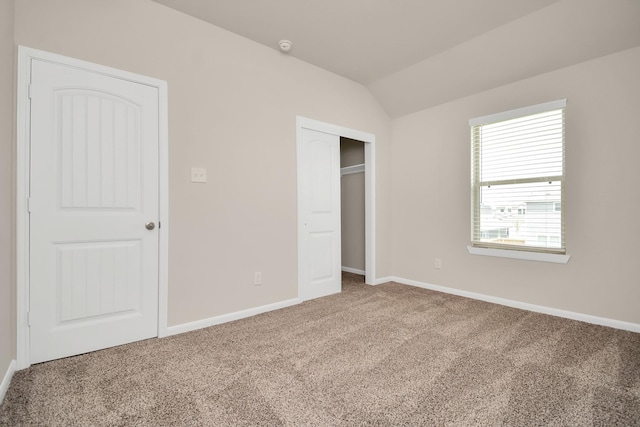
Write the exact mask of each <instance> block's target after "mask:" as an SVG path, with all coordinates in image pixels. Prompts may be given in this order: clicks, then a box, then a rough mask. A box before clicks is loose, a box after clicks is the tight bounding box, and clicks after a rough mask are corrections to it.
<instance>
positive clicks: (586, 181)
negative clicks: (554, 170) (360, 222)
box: [392, 48, 640, 323]
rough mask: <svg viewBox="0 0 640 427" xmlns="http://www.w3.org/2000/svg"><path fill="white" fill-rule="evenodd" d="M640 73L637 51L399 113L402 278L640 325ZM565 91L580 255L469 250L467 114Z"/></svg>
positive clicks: (396, 196)
mask: <svg viewBox="0 0 640 427" xmlns="http://www.w3.org/2000/svg"><path fill="white" fill-rule="evenodd" d="M638 76H640V48H635V49H631V50H627V51H623V52H621V53H618V54H614V55H611V56H606V57H602V58H599V59H596V60H593V61H589V62H585V63H582V64H579V65H575V66H572V67H569V68H565V69H561V70H558V71H555V72H552V73H548V74H543V75H540V76H537V77H534V78H530V79H526V80H522V81H520V82H518V83H515V84H511V85H508V86H505V87H501V88H498V89H494V90H491V91H487V92H483V93H480V94H477V95H474V96H470V97H467V98H464V99H461V100H458V101H455V102H451V103H448V104H444V105H440V106H438V107H435V108H431V109H428V110H424V111H421V112H418V113H416V114H412V115H409V116H405V117H402V118H399V119H396V120H393V121H392V141H393V158H392V195H393V196H392V206H393V207H392V223H393V229H392V235H393V244H392V253H393V261H392V269H393V272H394V275H396V276H399V277H402V278H405V279H413V280H417V281H421V282H426V283H431V284H436V285H442V286H448V287H452V288H457V289H462V290H466V291H471V292H478V293H481V294H486V295H492V296H497V297H501V298H507V299H511V300H516V301H521V302H526V303H530V304H538V305H542V306H547V307H553V308H557V309H564V310H570V311H573V312H578V313H584V314H590V315H594V316H600V317H605V318H611V319H616V320H621V321H627V322H634V323H640V309H638V304H639V302H640V285H639V284H640V251H639V250H638V247H637V244H638V239H639V238H640V225H639V224H640V222H638V212H640V191H638V184H639V183H640V168H638V166H637V163H638V159H640V143H639V140H638V135H640V79H639V78H638ZM565 97H566V98H567V99H568V106H567V110H566V121H567V125H566V162H567V165H566V198H565V203H564V204H563V209H565V210H566V215H567V222H566V224H567V248H568V253H569V254H570V255H571V260H570V261H569V263H568V264H566V265H558V264H549V263H541V262H532V261H520V260H512V259H501V258H490V257H483V256H473V255H470V254H468V253H467V249H466V246H467V244H468V243H469V235H470V220H469V215H470V171H469V168H470V145H469V144H470V138H469V127H468V119H470V118H473V117H478V116H482V115H486V114H490V113H496V112H500V111H505V110H509V109H513V108H517V107H524V106H528V105H532V104H537V103H541V102H545V101H552V100H556V99H560V98H565ZM436 257H440V258H442V269H440V270H437V269H435V268H434V258H436Z"/></svg>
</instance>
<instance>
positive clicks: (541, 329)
mask: <svg viewBox="0 0 640 427" xmlns="http://www.w3.org/2000/svg"><path fill="white" fill-rule="evenodd" d="M0 425H10V426H14V425H42V426H58V425H65V426H102V425H109V426H121V425H122V426H125V425H149V426H152V425H153V426H159V425H184V426H198V425H206V426H242V425H264V426H277V425H289V426H301V425H313V426H362V425H376V426H391V425H393V426H405V425H406V426H417V425H455V426H469V425H491V426H493V425H507V426H524V425H557V426H560V425H562V426H582V425H596V426H614V425H620V426H634V425H640V334H635V333H630V332H624V331H620V330H614V329H609V328H605V327H600V326H594V325H589V324H585V323H580V322H576V321H571V320H567V319H561V318H557V317H552V316H547V315H542V314H536V313H531V312H527V311H522V310H517V309H512V308H507V307H502V306H498V305H492V304H489V303H484V302H479V301H474V300H470V299H466V298H461V297H456V296H452V295H447V294H441V293H437V292H432V291H428V290H424V289H419V288H414V287H409V286H404V285H400V284H397V283H388V284H385V285H380V286H376V287H369V286H366V285H364V284H363V283H362V282H361V278H360V276H355V275H349V274H346V275H345V281H344V284H343V292H342V294H338V295H334V296H330V297H325V298H321V299H318V300H314V301H309V302H305V303H303V304H300V305H297V306H294V307H289V308H286V309H283V310H279V311H274V312H270V313H266V314H263V315H259V316H255V317H252V318H249V319H244V320H240V321H236V322H231V323H227V324H224V325H220V326H214V327H210V328H207V329H202V330H199V331H194V332H191V333H186V334H182V335H177V336H173V337H169V338H165V339H151V340H147V341H142V342H137V343H133V344H129V345H125V346H121V347H116V348H111V349H108V350H103V351H98V352H94V353H89V354H84V355H80V356H75V357H70V358H67V359H62V360H57V361H52V362H48V363H43V364H39V365H34V366H32V367H31V368H29V369H26V370H23V371H19V372H16V374H15V375H14V378H13V380H12V382H11V386H10V388H9V391H8V392H7V395H6V397H5V400H4V402H3V403H2V405H1V406H0Z"/></svg>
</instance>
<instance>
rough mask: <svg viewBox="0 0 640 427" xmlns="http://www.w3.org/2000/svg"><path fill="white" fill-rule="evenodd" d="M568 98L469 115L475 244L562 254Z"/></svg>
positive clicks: (473, 242)
mask: <svg viewBox="0 0 640 427" xmlns="http://www.w3.org/2000/svg"><path fill="white" fill-rule="evenodd" d="M565 107H566V99H563V100H559V101H554V102H549V103H545V104H540V105H534V106H532V107H526V108H521V109H518V110H512V111H507V112H504V113H498V114H493V115H490V116H484V117H479V118H476V119H471V120H469V125H470V126H471V145H472V156H471V163H472V165H471V169H472V171H471V177H472V190H471V207H472V221H471V223H472V225H471V246H472V247H479V248H492V249H508V250H520V251H529V252H544V253H550V254H564V253H565V252H566V251H565V232H564V212H563V210H562V207H563V206H564V204H563V203H562V198H563V194H564V110H565Z"/></svg>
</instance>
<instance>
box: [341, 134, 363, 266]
mask: <svg viewBox="0 0 640 427" xmlns="http://www.w3.org/2000/svg"><path fill="white" fill-rule="evenodd" d="M363 163H364V143H363V142H362V141H354V140H352V139H348V138H340V166H341V167H346V166H353V165H359V164H363ZM364 181H365V180H364V172H360V173H355V174H350V175H344V176H343V177H342V178H341V180H340V183H341V204H342V206H341V207H342V266H343V267H349V268H353V269H356V270H362V271H364V270H365V234H366V233H365V192H364V191H365V186H364V184H365V183H364Z"/></svg>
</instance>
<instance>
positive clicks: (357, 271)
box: [342, 266, 366, 276]
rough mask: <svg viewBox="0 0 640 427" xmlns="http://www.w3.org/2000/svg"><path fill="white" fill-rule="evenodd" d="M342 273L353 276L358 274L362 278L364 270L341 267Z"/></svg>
mask: <svg viewBox="0 0 640 427" xmlns="http://www.w3.org/2000/svg"><path fill="white" fill-rule="evenodd" d="M342 271H346V272H347V273H353V274H359V275H361V276H364V275H365V274H366V271H364V270H358V269H357V268H351V267H344V266H343V267H342Z"/></svg>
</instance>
